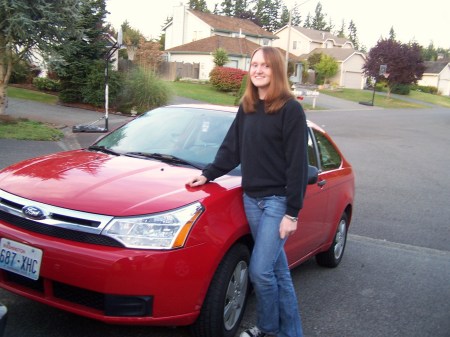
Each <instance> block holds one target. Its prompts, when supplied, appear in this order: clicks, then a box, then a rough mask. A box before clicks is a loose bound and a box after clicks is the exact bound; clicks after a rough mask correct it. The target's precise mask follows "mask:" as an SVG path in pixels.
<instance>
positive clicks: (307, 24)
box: [303, 13, 313, 29]
mask: <svg viewBox="0 0 450 337" xmlns="http://www.w3.org/2000/svg"><path fill="white" fill-rule="evenodd" d="M303 27H305V28H308V29H313V27H312V18H311V14H310V13H308V15H307V16H306V20H305V24H304V25H303Z"/></svg>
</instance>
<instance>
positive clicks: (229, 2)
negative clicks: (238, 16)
mask: <svg viewBox="0 0 450 337" xmlns="http://www.w3.org/2000/svg"><path fill="white" fill-rule="evenodd" d="M220 7H221V10H220V13H221V14H222V15H225V16H234V8H235V7H234V0H223V1H222V3H221V4H220Z"/></svg>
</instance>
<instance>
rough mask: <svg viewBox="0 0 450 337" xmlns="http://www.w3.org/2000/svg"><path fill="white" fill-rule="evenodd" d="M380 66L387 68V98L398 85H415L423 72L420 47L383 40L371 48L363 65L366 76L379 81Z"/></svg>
mask: <svg viewBox="0 0 450 337" xmlns="http://www.w3.org/2000/svg"><path fill="white" fill-rule="evenodd" d="M380 65H386V66H387V74H389V75H388V77H387V78H386V79H385V81H386V82H387V85H388V96H389V95H390V93H391V91H392V88H393V87H394V86H395V85H398V84H403V85H404V84H412V83H417V80H419V79H420V78H422V75H423V72H424V70H425V65H424V63H423V59H422V54H421V47H420V46H419V45H418V44H416V43H412V44H402V43H400V42H398V41H395V40H390V39H383V40H380V41H378V43H377V45H376V46H375V47H374V48H372V49H371V50H370V52H369V54H368V56H367V60H366V63H365V64H364V67H363V69H364V72H365V74H366V75H367V76H371V77H373V78H375V79H376V80H377V79H380V78H383V79H384V77H381V76H380V74H379V72H380Z"/></svg>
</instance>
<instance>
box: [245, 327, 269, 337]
mask: <svg viewBox="0 0 450 337" xmlns="http://www.w3.org/2000/svg"><path fill="white" fill-rule="evenodd" d="M265 336H268V335H266V334H265V333H264V332H262V331H261V330H259V329H258V327H257V326H254V327H253V328H250V329H247V330H245V331H244V332H242V333H241V335H240V337H265Z"/></svg>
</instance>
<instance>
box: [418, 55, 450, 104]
mask: <svg viewBox="0 0 450 337" xmlns="http://www.w3.org/2000/svg"><path fill="white" fill-rule="evenodd" d="M424 64H425V71H424V72H423V75H422V78H421V79H420V80H419V81H417V84H418V85H423V86H430V87H436V88H437V89H438V93H439V94H440V95H445V96H450V62H448V61H425V62H424Z"/></svg>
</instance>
